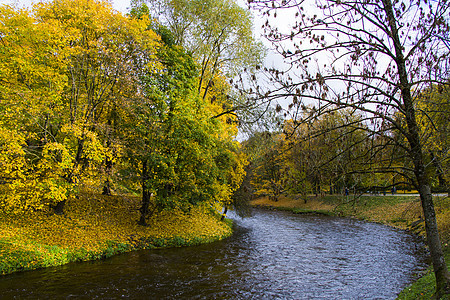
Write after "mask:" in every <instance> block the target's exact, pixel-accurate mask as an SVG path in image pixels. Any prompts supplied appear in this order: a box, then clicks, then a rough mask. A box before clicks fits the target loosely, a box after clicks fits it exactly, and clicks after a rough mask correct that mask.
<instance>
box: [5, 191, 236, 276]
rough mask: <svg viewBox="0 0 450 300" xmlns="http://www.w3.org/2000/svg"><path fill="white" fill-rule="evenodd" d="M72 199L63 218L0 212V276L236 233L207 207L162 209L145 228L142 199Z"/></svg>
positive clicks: (185, 243)
mask: <svg viewBox="0 0 450 300" xmlns="http://www.w3.org/2000/svg"><path fill="white" fill-rule="evenodd" d="M108 197H109V198H108ZM74 201H77V205H71V203H70V201H68V203H67V204H66V205H67V207H66V209H67V210H66V212H65V214H64V215H55V214H51V215H49V214H47V213H43V212H42V213H41V212H38V213H36V212H33V213H28V214H23V215H14V214H7V213H4V212H1V213H0V214H1V216H0V275H8V274H11V273H14V272H22V271H29V270H35V269H40V268H46V267H53V266H60V265H64V264H67V263H72V262H82V261H91V260H99V259H106V258H109V257H111V256H114V255H117V254H121V253H126V252H130V251H136V250H144V249H157V248H171V247H186V246H195V245H199V244H205V243H210V242H214V241H218V240H221V239H224V238H226V237H229V236H230V235H232V233H233V229H232V221H231V220H229V219H225V220H224V221H221V220H220V218H221V215H220V214H218V213H217V212H214V211H213V210H212V209H211V208H208V207H192V208H191V210H190V211H189V212H183V211H181V210H176V209H175V210H172V211H161V212H158V213H155V214H154V216H152V217H151V218H150V219H149V221H148V223H149V226H146V227H144V226H141V225H138V224H137V220H138V210H137V209H136V207H137V205H138V204H139V200H138V198H131V197H119V196H112V197H111V196H101V195H94V194H90V195H83V196H82V197H80V199H76V200H72V202H74ZM80 201H82V202H83V205H81V206H80V205H79V204H80V203H79V202H80ZM78 207H83V209H82V210H78ZM75 208H77V209H75Z"/></svg>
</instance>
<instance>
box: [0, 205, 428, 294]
mask: <svg viewBox="0 0 450 300" xmlns="http://www.w3.org/2000/svg"><path fill="white" fill-rule="evenodd" d="M235 218H236V220H235V223H236V228H235V234H234V235H233V236H232V237H230V238H228V239H226V240H223V241H219V242H215V243H211V244H207V245H201V246H195V247H187V248H173V249H160V250H145V251H135V252H131V253H126V254H123V255H118V256H115V257H113V258H110V259H107V260H103V261H93V262H85V263H72V264H68V265H64V266H61V267H52V268H46V269H42V270H36V271H29V272H22V273H16V274H11V275H7V276H3V277H0V299H9V298H18V299H46V298H48V299H118V298H125V299H126V298H128V299H395V297H396V295H397V294H398V293H399V292H400V291H401V290H402V289H403V288H404V287H406V286H407V285H408V284H409V283H411V282H412V280H413V278H414V275H415V274H417V273H418V272H420V270H423V269H424V268H425V267H426V264H425V255H424V251H423V249H424V245H423V243H422V242H421V241H420V240H419V239H418V238H416V237H414V236H411V235H409V234H407V233H405V232H403V231H400V230H396V229H393V228H390V227H387V226H384V225H380V224H374V223H366V222H362V221H358V220H354V219H347V218H335V217H328V216H316V215H294V214H292V213H289V212H279V211H267V210H259V209H258V210H254V214H253V216H252V217H250V218H245V219H240V218H238V217H235Z"/></svg>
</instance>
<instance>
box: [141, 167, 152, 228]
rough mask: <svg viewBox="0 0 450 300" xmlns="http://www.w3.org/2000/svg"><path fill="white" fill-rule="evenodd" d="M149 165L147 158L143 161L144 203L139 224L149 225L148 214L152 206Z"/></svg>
mask: <svg viewBox="0 0 450 300" xmlns="http://www.w3.org/2000/svg"><path fill="white" fill-rule="evenodd" d="M147 181H148V167H147V160H143V161H142V205H141V207H140V208H139V212H140V213H141V217H140V219H139V222H138V223H139V225H142V226H147V221H146V219H147V216H148V214H149V207H150V195H151V193H150V191H149V189H148V182H147Z"/></svg>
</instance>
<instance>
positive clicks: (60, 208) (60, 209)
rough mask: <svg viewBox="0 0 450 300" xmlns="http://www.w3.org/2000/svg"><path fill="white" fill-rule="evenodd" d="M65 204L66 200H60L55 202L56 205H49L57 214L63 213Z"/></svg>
mask: <svg viewBox="0 0 450 300" xmlns="http://www.w3.org/2000/svg"><path fill="white" fill-rule="evenodd" d="M65 205H66V200H63V201H60V202H58V203H56V205H50V207H51V208H52V209H53V212H54V213H55V214H57V215H62V214H64V206H65Z"/></svg>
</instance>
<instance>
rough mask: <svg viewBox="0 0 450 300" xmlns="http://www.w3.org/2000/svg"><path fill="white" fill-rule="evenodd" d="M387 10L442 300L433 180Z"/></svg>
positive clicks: (445, 285) (444, 288) (388, 8)
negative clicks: (424, 155)
mask: <svg viewBox="0 0 450 300" xmlns="http://www.w3.org/2000/svg"><path fill="white" fill-rule="evenodd" d="M383 6H384V10H385V12H386V16H387V19H388V22H389V28H390V30H391V38H392V41H393V45H394V48H395V62H396V64H397V69H398V76H399V88H400V90H401V94H402V100H403V106H404V107H403V108H404V111H405V120H406V124H407V130H408V134H407V136H406V138H407V140H408V143H409V145H410V150H409V155H410V157H411V159H412V161H413V163H414V173H415V177H416V180H417V185H418V189H419V193H420V200H421V202H422V209H423V214H424V217H425V229H426V233H427V243H428V247H429V248H430V255H431V260H432V263H433V270H434V274H435V277H436V293H435V296H436V298H437V299H439V298H440V297H441V296H442V295H444V294H445V293H450V275H449V272H448V270H447V265H446V263H445V259H444V253H443V251H442V245H441V242H440V240H439V233H438V228H437V222H436V212H435V210H434V204H433V197H432V194H431V188H430V180H429V178H428V175H427V174H426V172H425V163H424V159H423V148H422V143H421V141H420V134H419V127H418V126H417V120H416V114H415V108H414V104H413V99H412V96H411V84H410V82H409V79H408V73H407V71H406V70H407V69H406V61H405V58H404V56H403V51H404V50H403V46H402V43H401V41H400V38H399V33H398V27H397V23H396V21H395V15H394V10H393V5H392V2H391V0H383Z"/></svg>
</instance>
